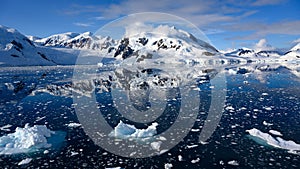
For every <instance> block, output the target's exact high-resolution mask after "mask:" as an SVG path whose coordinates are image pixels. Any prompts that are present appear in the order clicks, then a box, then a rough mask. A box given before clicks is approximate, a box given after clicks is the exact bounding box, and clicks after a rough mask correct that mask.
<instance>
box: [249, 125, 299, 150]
mask: <svg viewBox="0 0 300 169" xmlns="http://www.w3.org/2000/svg"><path fill="white" fill-rule="evenodd" d="M246 132H248V133H249V134H250V135H251V136H253V137H254V138H259V139H260V140H256V139H254V141H256V142H257V143H260V144H265V143H266V144H267V145H270V146H273V147H276V148H281V149H286V150H289V151H288V152H293V153H297V152H299V151H300V144H297V143H295V142H294V141H291V140H288V141H287V140H284V139H282V138H281V137H276V138H274V137H272V136H271V135H270V134H268V133H264V132H261V131H259V130H258V129H256V128H253V129H250V130H246ZM262 141H263V142H262Z"/></svg>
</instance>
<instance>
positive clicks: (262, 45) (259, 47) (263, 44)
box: [254, 39, 275, 51]
mask: <svg viewBox="0 0 300 169" xmlns="http://www.w3.org/2000/svg"><path fill="white" fill-rule="evenodd" d="M274 49H275V48H274V47H272V46H271V45H269V44H268V42H267V40H266V39H261V40H259V41H258V42H257V43H256V44H255V45H254V50H255V51H270V50H274Z"/></svg>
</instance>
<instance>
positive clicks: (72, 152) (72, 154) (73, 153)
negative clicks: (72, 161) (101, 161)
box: [71, 151, 79, 156]
mask: <svg viewBox="0 0 300 169" xmlns="http://www.w3.org/2000/svg"><path fill="white" fill-rule="evenodd" d="M78 154H79V153H78V152H76V151H71V156H75V155H78Z"/></svg>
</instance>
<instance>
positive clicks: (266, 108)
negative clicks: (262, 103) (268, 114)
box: [264, 107, 272, 111]
mask: <svg viewBox="0 0 300 169" xmlns="http://www.w3.org/2000/svg"><path fill="white" fill-rule="evenodd" d="M264 108H265V110H268V111H271V110H272V107H264Z"/></svg>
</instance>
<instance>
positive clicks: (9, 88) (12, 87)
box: [4, 83, 15, 90]
mask: <svg viewBox="0 0 300 169" xmlns="http://www.w3.org/2000/svg"><path fill="white" fill-rule="evenodd" d="M4 84H5V86H6V87H7V89H8V90H14V89H15V87H14V85H13V84H12V83H4Z"/></svg>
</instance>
